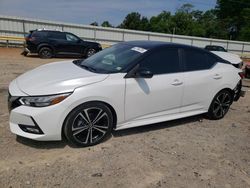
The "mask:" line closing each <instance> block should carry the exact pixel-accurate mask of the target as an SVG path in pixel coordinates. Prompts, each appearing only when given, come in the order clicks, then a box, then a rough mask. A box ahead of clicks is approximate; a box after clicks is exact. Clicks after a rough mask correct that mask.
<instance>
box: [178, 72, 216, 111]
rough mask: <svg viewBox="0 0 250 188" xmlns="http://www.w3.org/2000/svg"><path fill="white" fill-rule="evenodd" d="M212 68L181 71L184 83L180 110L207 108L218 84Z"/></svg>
mask: <svg viewBox="0 0 250 188" xmlns="http://www.w3.org/2000/svg"><path fill="white" fill-rule="evenodd" d="M215 74H216V73H215V71H214V70H213V69H211V70H210V69H209V70H202V71H192V72H186V73H183V81H184V83H185V86H184V92H183V103H182V108H181V112H188V111H195V110H205V111H206V110H207V108H208V106H209V105H210V102H211V100H212V98H213V95H214V92H215V90H216V89H217V87H218V85H219V84H220V79H215V78H214V75H215Z"/></svg>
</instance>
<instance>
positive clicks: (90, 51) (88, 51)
mask: <svg viewBox="0 0 250 188" xmlns="http://www.w3.org/2000/svg"><path fill="white" fill-rule="evenodd" d="M95 53H96V50H95V49H94V48H89V49H87V50H86V53H85V57H86V58H88V57H90V56H92V55H94V54H95Z"/></svg>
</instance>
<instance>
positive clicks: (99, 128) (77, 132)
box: [64, 102, 113, 147]
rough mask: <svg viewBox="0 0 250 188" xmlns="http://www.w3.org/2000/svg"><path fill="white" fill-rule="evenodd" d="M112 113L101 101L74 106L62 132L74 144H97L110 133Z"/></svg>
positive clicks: (84, 145)
mask: <svg viewBox="0 0 250 188" xmlns="http://www.w3.org/2000/svg"><path fill="white" fill-rule="evenodd" d="M112 126H113V115H112V113H111V111H110V109H109V108H108V107H107V106H106V105H105V104H103V103H99V102H91V103H85V104H82V105H80V106H78V107H77V108H75V109H74V110H73V111H72V112H70V114H69V115H68V117H67V118H66V120H65V124H64V134H65V136H66V138H67V139H68V140H69V141H70V142H71V143H73V144H74V145H77V146H81V147H86V146H92V145H96V144H99V143H100V142H102V141H103V140H104V139H105V138H107V137H108V136H110V135H111V130H112Z"/></svg>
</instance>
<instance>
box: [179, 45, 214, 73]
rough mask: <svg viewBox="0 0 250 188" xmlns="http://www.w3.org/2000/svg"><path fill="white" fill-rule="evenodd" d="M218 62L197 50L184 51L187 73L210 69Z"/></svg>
mask: <svg viewBox="0 0 250 188" xmlns="http://www.w3.org/2000/svg"><path fill="white" fill-rule="evenodd" d="M216 61H217V60H216V58H214V57H213V56H212V55H210V54H208V53H205V52H203V51H199V50H195V49H185V50H184V63H185V71H197V70H206V69H210V68H211V67H212V66H213V65H214V64H215V63H216Z"/></svg>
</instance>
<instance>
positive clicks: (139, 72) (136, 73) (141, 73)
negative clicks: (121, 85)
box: [124, 64, 153, 78]
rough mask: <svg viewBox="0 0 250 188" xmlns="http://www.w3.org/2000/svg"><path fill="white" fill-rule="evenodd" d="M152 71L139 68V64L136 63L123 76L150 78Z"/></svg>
mask: <svg viewBox="0 0 250 188" xmlns="http://www.w3.org/2000/svg"><path fill="white" fill-rule="evenodd" d="M152 77H153V73H152V72H151V71H150V70H147V69H140V65H139V64H137V65H136V66H135V67H134V68H133V69H132V70H130V71H129V72H128V73H127V74H126V75H125V77H124V78H152Z"/></svg>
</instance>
